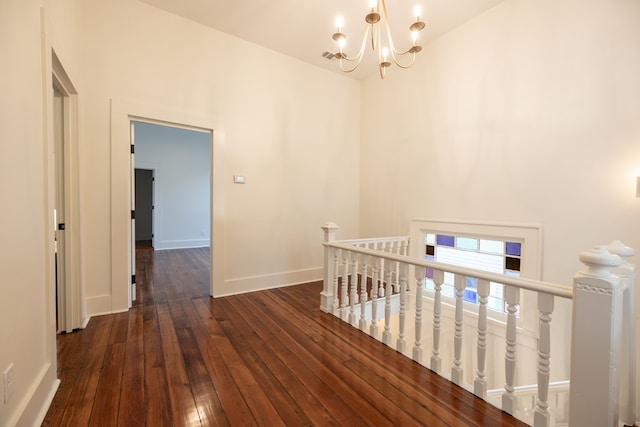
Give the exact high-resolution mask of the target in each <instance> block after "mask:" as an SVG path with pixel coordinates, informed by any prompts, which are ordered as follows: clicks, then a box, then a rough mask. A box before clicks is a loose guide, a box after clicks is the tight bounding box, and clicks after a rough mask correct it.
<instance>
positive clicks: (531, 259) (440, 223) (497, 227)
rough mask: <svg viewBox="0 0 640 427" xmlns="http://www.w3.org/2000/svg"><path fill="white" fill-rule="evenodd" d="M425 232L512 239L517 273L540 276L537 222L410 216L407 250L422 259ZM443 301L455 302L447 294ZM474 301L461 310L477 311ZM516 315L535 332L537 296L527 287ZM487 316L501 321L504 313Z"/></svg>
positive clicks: (540, 238)
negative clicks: (517, 250) (518, 261)
mask: <svg viewBox="0 0 640 427" xmlns="http://www.w3.org/2000/svg"><path fill="white" fill-rule="evenodd" d="M427 233H435V234H446V235H454V236H461V237H473V238H479V239H490V240H502V241H505V242H507V241H515V242H520V243H521V253H520V259H521V265H520V277H522V278H527V279H535V280H541V277H542V242H543V228H542V225H539V224H521V223H502V222H487V221H464V220H439V219H424V218H413V219H412V220H411V226H410V248H409V249H410V252H409V254H410V255H411V256H414V257H418V258H421V259H424V253H425V249H424V248H425V237H426V234H427ZM424 295H425V297H426V298H428V299H432V298H433V292H431V291H427V290H425V293H424ZM447 300H448V301H445V298H443V302H444V303H446V304H447V305H451V304H452V303H453V304H455V300H454V299H449V298H447ZM477 307H478V306H477V305H474V304H471V303H466V304H465V311H466V312H468V313H471V314H475V315H477V313H478V310H477ZM519 311H520V317H519V318H518V324H517V326H518V328H521V329H524V330H529V331H531V332H532V333H535V331H536V329H537V298H535V293H534V292H531V291H522V292H521V296H520V309H519ZM488 312H490V315H489V317H490V319H491V320H494V321H497V322H500V323H503V322H504V321H505V320H506V315H505V314H501V313H499V312H496V311H492V310H491V311H489V310H488Z"/></svg>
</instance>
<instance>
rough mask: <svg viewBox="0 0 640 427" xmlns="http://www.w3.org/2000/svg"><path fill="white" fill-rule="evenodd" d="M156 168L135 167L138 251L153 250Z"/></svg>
mask: <svg viewBox="0 0 640 427" xmlns="http://www.w3.org/2000/svg"><path fill="white" fill-rule="evenodd" d="M154 172H155V171H154V170H153V169H139V168H135V186H136V200H135V203H136V235H135V239H136V253H137V252H139V251H153V248H154V243H153V237H154V234H153V223H154V220H153V211H154V210H155V207H154V204H153V195H154V189H153V184H154V180H155V178H154Z"/></svg>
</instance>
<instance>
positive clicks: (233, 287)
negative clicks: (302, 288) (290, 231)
mask: <svg viewBox="0 0 640 427" xmlns="http://www.w3.org/2000/svg"><path fill="white" fill-rule="evenodd" d="M318 280H322V267H316V268H307V269H304V270H294V271H285V272H282V273H274V274H266V275H261V276H251V277H240V278H237V279H227V280H225V281H224V283H223V284H222V285H221V286H215V285H214V290H213V291H214V295H213V296H214V297H223V296H227V295H236V294H244V293H247V292H254V291H262V290H265V289H273V288H281V287H284V286H291V285H299V284H301V283H309V282H315V281H318ZM318 301H320V296H318Z"/></svg>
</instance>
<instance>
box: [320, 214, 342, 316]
mask: <svg viewBox="0 0 640 427" xmlns="http://www.w3.org/2000/svg"><path fill="white" fill-rule="evenodd" d="M339 229H340V227H338V225H337V224H334V223H333V222H327V223H325V224H322V231H324V240H323V242H325V243H329V242H335V240H336V232H337V231H338V230H339ZM334 253H335V252H334V249H333V248H330V247H328V246H325V247H324V267H323V276H322V292H320V310H322V311H324V312H325V313H331V312H332V310H333V298H334V295H333V276H334V274H335V272H334V271H333V268H334V263H333V257H334Z"/></svg>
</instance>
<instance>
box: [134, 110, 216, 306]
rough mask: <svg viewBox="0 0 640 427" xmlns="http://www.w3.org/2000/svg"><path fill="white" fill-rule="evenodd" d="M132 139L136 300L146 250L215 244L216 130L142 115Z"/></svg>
mask: <svg viewBox="0 0 640 427" xmlns="http://www.w3.org/2000/svg"><path fill="white" fill-rule="evenodd" d="M131 145H132V149H131V169H132V173H131V179H132V186H131V191H132V193H133V194H132V198H131V204H132V215H131V235H130V239H131V246H130V247H131V252H132V253H131V261H132V262H131V271H132V276H131V277H132V278H131V300H132V301H134V300H135V299H136V297H137V293H138V291H139V289H137V283H136V264H137V262H136V261H137V258H138V257H139V256H140V252H141V251H155V250H158V251H162V250H181V249H193V248H208V249H209V248H210V245H211V235H212V233H211V200H210V199H211V196H212V192H211V182H212V173H211V149H212V147H211V145H212V132H211V131H208V130H202V129H198V128H192V127H188V126H182V125H174V124H170V123H165V122H159V121H155V120H150V119H139V118H136V119H135V120H131ZM209 271H210V266H209Z"/></svg>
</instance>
